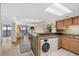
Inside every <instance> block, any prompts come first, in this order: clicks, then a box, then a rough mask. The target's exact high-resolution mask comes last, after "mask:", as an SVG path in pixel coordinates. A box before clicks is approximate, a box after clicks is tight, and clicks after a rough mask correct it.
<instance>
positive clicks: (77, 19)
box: [73, 16, 79, 25]
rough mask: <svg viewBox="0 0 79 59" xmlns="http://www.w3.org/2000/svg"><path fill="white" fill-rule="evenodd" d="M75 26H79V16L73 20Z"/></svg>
mask: <svg viewBox="0 0 79 59" xmlns="http://www.w3.org/2000/svg"><path fill="white" fill-rule="evenodd" d="M73 25H79V16H77V17H74V18H73Z"/></svg>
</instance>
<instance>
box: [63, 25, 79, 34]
mask: <svg viewBox="0 0 79 59" xmlns="http://www.w3.org/2000/svg"><path fill="white" fill-rule="evenodd" d="M64 33H66V34H74V35H79V25H78V26H69V27H68V28H66V30H65V31H64Z"/></svg>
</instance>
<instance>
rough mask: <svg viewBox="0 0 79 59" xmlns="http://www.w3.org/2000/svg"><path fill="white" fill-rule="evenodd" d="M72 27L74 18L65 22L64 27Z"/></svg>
mask: <svg viewBox="0 0 79 59" xmlns="http://www.w3.org/2000/svg"><path fill="white" fill-rule="evenodd" d="M70 25H72V18H68V19H65V20H64V27H68V26H70Z"/></svg>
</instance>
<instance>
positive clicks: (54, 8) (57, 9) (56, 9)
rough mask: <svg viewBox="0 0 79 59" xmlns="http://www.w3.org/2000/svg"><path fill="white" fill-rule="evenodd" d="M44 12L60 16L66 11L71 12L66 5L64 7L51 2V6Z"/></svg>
mask: <svg viewBox="0 0 79 59" xmlns="http://www.w3.org/2000/svg"><path fill="white" fill-rule="evenodd" d="M45 11H46V12H49V13H52V14H55V15H58V16H62V15H65V14H68V13H71V12H72V11H71V10H70V9H68V8H67V7H65V6H64V5H62V4H57V3H55V4H52V5H51V6H49V7H48V8H46V9H45Z"/></svg>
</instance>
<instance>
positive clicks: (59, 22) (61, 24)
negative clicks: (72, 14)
mask: <svg viewBox="0 0 79 59" xmlns="http://www.w3.org/2000/svg"><path fill="white" fill-rule="evenodd" d="M56 25H57V26H56V28H57V29H58V30H60V29H63V27H64V25H63V20H60V21H57V22H56Z"/></svg>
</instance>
